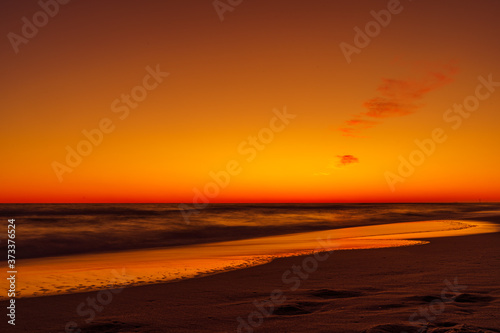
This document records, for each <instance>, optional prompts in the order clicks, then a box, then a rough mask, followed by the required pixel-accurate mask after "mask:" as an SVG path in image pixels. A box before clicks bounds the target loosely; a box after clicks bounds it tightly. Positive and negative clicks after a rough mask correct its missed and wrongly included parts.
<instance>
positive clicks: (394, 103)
mask: <svg viewBox="0 0 500 333" xmlns="http://www.w3.org/2000/svg"><path fill="white" fill-rule="evenodd" d="M434 67H437V68H436V69H435V70H428V71H427V73H426V74H425V75H423V76H422V77H421V78H419V79H383V80H382V83H381V84H380V85H379V86H378V88H377V91H378V95H377V96H375V97H373V98H370V99H369V100H367V101H366V102H364V103H363V106H364V107H365V108H366V109H367V110H368V111H367V112H363V113H360V114H357V115H355V116H354V118H353V119H351V120H348V121H346V123H345V126H343V127H341V128H339V131H341V132H342V135H344V136H351V137H358V136H360V132H361V131H363V130H365V129H368V128H371V127H373V126H375V125H376V124H378V123H379V122H377V121H374V120H371V119H374V118H375V119H383V118H392V117H402V116H406V115H410V114H412V113H414V112H416V111H417V110H418V109H420V108H421V107H423V106H424V104H423V103H421V99H422V98H423V97H424V96H425V95H426V94H427V93H429V92H431V91H433V90H436V89H438V88H440V87H442V86H444V85H446V84H448V83H450V82H452V81H453V80H454V76H455V74H456V73H457V72H458V68H457V67H456V66H455V65H453V64H448V65H441V66H434Z"/></svg>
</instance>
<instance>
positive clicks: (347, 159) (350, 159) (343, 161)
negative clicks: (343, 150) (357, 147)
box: [337, 155, 359, 166]
mask: <svg viewBox="0 0 500 333" xmlns="http://www.w3.org/2000/svg"><path fill="white" fill-rule="evenodd" d="M337 157H338V158H339V166H344V165H348V164H352V163H359V159H358V158H357V157H354V156H352V155H337Z"/></svg>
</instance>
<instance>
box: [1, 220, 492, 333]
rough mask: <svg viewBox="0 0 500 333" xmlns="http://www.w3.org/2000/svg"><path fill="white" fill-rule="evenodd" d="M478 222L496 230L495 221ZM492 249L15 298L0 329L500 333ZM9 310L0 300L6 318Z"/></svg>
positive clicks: (290, 265)
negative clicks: (12, 320)
mask: <svg viewBox="0 0 500 333" xmlns="http://www.w3.org/2000/svg"><path fill="white" fill-rule="evenodd" d="M482 220H484V221H492V222H496V223H500V216H499V217H492V218H483V219H482ZM499 250H500V233H490V234H480V235H470V236H457V237H445V238H433V239H431V240H430V243H429V244H425V245H418V246H408V247H398V248H385V249H371V250H353V251H334V252H332V253H330V254H325V253H323V254H321V255H319V254H318V255H317V256H313V255H309V256H299V257H290V258H282V259H277V260H275V261H273V262H271V263H268V264H265V265H261V266H256V267H251V268H247V269H242V270H237V271H231V272H226V273H221V274H217V275H212V276H207V277H203V278H197V279H190V280H185V281H180V282H176V283H169V284H157V285H149V286H142V287H132V288H125V289H123V290H120V289H117V290H116V289H115V290H111V291H106V292H101V293H99V292H89V293H79V294H70V295H59V296H47V297H38V298H26V299H18V300H17V302H16V326H15V327H13V326H11V325H8V324H7V318H6V316H5V315H3V316H2V317H4V319H3V322H2V323H1V324H0V328H1V331H2V332H4V331H7V332H64V331H65V326H67V327H70V326H78V328H80V329H81V331H82V332H237V331H238V329H239V331H240V332H252V331H254V332H364V331H366V332H404V331H406V332H417V331H418V330H419V328H422V327H423V326H425V327H426V330H427V332H500V311H499V310H500V279H499V278H500V251H499ZM115 287H116V286H115ZM93 300H95V302H96V303H93ZM6 306H7V303H6V302H5V301H4V302H1V307H2V308H3V309H4V311H5V313H6V312H7V311H6ZM93 316H94V318H92V317H93ZM90 318H92V320H90ZM86 319H88V323H87V322H86ZM480 328H481V329H482V330H480ZM424 331H425V330H424ZM68 332H71V330H68ZM75 332H78V330H75Z"/></svg>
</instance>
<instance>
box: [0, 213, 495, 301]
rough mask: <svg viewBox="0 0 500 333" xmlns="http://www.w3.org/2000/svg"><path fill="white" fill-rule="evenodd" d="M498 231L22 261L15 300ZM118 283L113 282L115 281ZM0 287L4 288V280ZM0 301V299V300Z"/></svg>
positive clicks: (303, 236) (336, 234) (352, 235)
mask: <svg viewBox="0 0 500 333" xmlns="http://www.w3.org/2000/svg"><path fill="white" fill-rule="evenodd" d="M495 231H500V229H499V228H498V226H497V225H495V224H491V223H487V222H480V221H476V220H472V221H465V220H424V221H413V222H397V223H388V224H387V223H386V224H379V225H369V226H361V227H349V228H338V229H331V230H325V231H313V232H306V233H298V234H285V235H279V236H267V237H260V238H252V239H245V240H239V241H226V242H218V243H210V244H203V245H191V246H185V247H178V248H175V249H172V248H162V249H145V250H136V251H126V252H115V253H103V254H92V255H72V256H64V257H47V258H43V259H26V260H23V261H19V263H18V266H19V267H22V270H20V272H21V274H22V276H23V279H22V280H20V281H19V285H18V288H17V289H18V291H17V295H16V296H17V298H26V297H28V298H29V297H45V296H49V295H63V294H74V293H80V292H92V291H99V290H105V289H112V288H114V287H115V285H117V284H118V285H120V286H121V285H126V286H127V287H134V286H140V285H148V284H158V283H165V282H178V281H182V280H186V279H191V278H197V277H201V276H208V275H212V274H220V273H223V272H228V271H232V270H238V269H245V268H248V267H252V266H256V265H261V264H264V263H267V262H270V261H272V260H274V259H276V258H281V257H291V256H300V255H307V254H310V253H314V252H323V251H331V250H333V251H335V250H355V249H374V248H389V247H399V246H411V245H421V244H424V243H425V241H422V240H419V238H425V239H428V238H435V237H443V236H449V237H456V236H458V235H462V234H475V233H489V232H495ZM117 281H119V282H117ZM0 287H2V288H3V289H5V290H6V289H8V288H7V282H6V281H0ZM4 299H5V297H4V296H3V295H2V296H0V300H4Z"/></svg>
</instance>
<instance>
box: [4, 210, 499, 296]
mask: <svg viewBox="0 0 500 333" xmlns="http://www.w3.org/2000/svg"><path fill="white" fill-rule="evenodd" d="M499 211H500V205H499V204H496V203H495V204H489V203H481V204H214V205H210V206H208V207H206V208H205V209H203V210H199V211H197V214H193V215H191V218H190V220H189V221H186V220H185V219H184V218H183V212H182V210H181V209H179V206H178V205H177V204H2V205H0V216H1V217H2V218H3V219H4V221H5V233H3V234H0V235H1V236H0V242H1V243H0V244H1V246H2V248H3V250H4V251H5V252H4V253H7V241H6V240H7V221H8V219H15V225H16V233H15V235H16V238H15V257H16V270H17V271H18V275H19V277H20V279H19V281H18V292H17V296H18V297H37V296H48V295H55V294H64V293H77V292H85V291H94V290H103V289H113V288H121V287H123V286H135V285H144V284H152V283H165V282H175V281H179V280H182V279H189V278H196V277H201V276H205V275H208V274H215V273H220V272H224V271H228V270H234V269H241V268H245V267H250V266H255V265H259V264H264V263H266V262H269V261H271V260H273V259H276V258H279V257H284V256H293V255H304V254H312V253H314V252H318V251H335V250H349V249H370V248H381V247H395V246H411V245H424V244H426V243H428V242H427V241H425V239H428V238H432V237H443V236H457V235H465V234H470V233H483V232H497V231H498V230H499V227H498V225H492V224H488V223H487V222H484V224H481V222H479V223H478V224H475V225H474V224H471V223H467V221H466V220H464V219H469V220H470V219H480V218H481V217H484V216H488V215H494V214H498V212H499ZM417 221H418V222H417ZM6 265H7V261H6V260H5V261H4V262H2V263H1V264H0V267H3V268H2V269H5V268H7V267H6ZM4 266H5V267H4ZM116 281H120V282H119V284H117V283H116ZM6 284H7V281H0V287H2V288H7V285H6ZM3 298H4V297H3V296H0V299H3Z"/></svg>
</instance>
